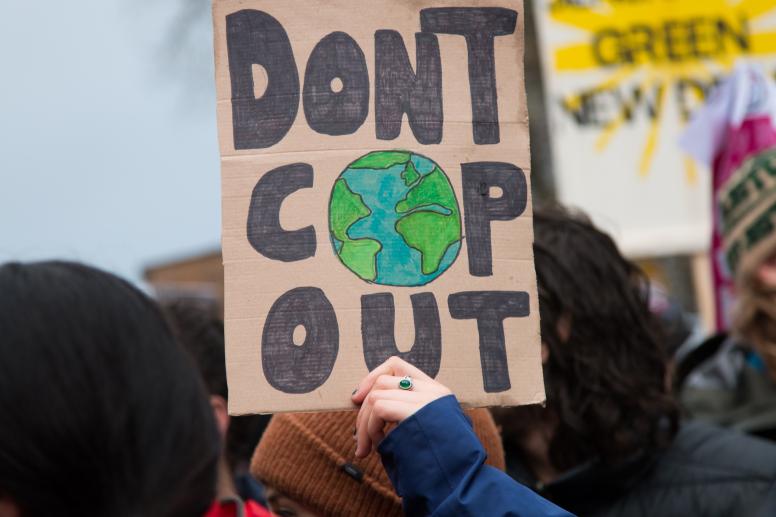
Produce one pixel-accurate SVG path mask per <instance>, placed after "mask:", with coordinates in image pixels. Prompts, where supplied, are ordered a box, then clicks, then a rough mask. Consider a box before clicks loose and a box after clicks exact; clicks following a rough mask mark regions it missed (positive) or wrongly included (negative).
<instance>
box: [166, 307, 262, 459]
mask: <svg viewBox="0 0 776 517" xmlns="http://www.w3.org/2000/svg"><path fill="white" fill-rule="evenodd" d="M163 310H164V313H165V315H166V316H167V320H168V321H169V323H170V326H171V327H172V331H173V334H174V335H175V337H176V339H177V340H178V342H179V343H180V344H181V345H182V346H183V348H184V349H185V350H186V351H187V352H188V353H189V355H191V357H192V358H193V359H194V363H195V365H196V366H197V369H198V370H199V373H200V375H202V379H203V381H204V382H205V387H206V388H207V390H208V392H209V393H210V395H211V396H218V397H221V398H222V399H223V400H224V401H228V400H229V388H228V385H227V381H226V350H225V343H224V323H223V321H222V320H221V316H220V314H219V313H218V312H217V310H216V307H215V306H213V305H210V304H206V303H202V302H198V301H196V300H189V299H179V300H175V301H172V302H169V303H165V304H163ZM269 418H270V417H269V415H241V416H232V417H231V418H230V419H229V430H228V431H227V435H226V443H225V452H226V460H227V462H228V463H229V466H230V467H231V468H232V470H233V471H243V470H247V467H248V464H249V463H250V460H251V456H252V455H253V451H254V449H255V448H256V444H257V443H259V439H260V438H261V435H262V433H263V432H264V429H265V428H266V427H267V424H268V423H269Z"/></svg>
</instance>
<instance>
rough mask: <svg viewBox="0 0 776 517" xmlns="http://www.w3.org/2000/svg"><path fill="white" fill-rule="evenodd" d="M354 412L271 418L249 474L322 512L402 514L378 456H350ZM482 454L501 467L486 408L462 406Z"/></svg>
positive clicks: (497, 441)
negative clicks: (472, 427)
mask: <svg viewBox="0 0 776 517" xmlns="http://www.w3.org/2000/svg"><path fill="white" fill-rule="evenodd" d="M356 414H357V413H356V412H355V411H347V412H338V413H286V414H279V415H275V416H274V417H272V420H271V421H270V423H269V426H268V427H267V430H266V431H265V432H264V435H263V436H262V438H261V442H259V446H258V447H257V448H256V452H255V453H254V455H253V460H252V461H251V473H252V474H253V475H254V476H255V477H256V478H257V479H259V480H261V481H262V482H263V483H265V484H266V485H268V486H271V487H273V488H274V489H275V490H277V491H278V492H280V493H282V494H283V495H285V496H287V497H288V498H290V499H292V500H293V501H295V502H297V503H299V504H301V505H302V506H305V507H307V508H309V509H310V510H311V511H315V512H316V513H319V514H321V515H323V516H343V517H347V516H354V517H356V516H358V517H361V516H364V515H381V516H383V515H386V516H391V515H397V516H398V515H402V509H401V499H400V498H399V496H398V495H396V492H395V491H394V489H393V486H392V485H391V482H390V481H389V480H388V475H387V474H386V473H385V469H383V465H382V463H381V462H380V456H379V455H378V454H375V453H373V454H370V455H369V456H368V457H367V458H365V459H363V460H360V459H356V458H355V451H356V441H355V440H354V439H353V429H354V428H355V425H356ZM466 414H467V415H468V416H469V418H470V419H471V420H472V423H473V425H474V431H475V433H476V434H477V436H478V437H479V439H480V441H481V442H482V444H483V446H484V447H485V451H486V452H487V453H488V460H487V462H488V464H489V465H492V466H494V467H497V468H499V469H501V470H503V469H504V449H503V448H502V446H501V437H500V436H499V433H498V429H497V428H496V425H495V423H494V422H493V418H492V417H491V416H490V412H488V410H486V409H473V410H467V411H466Z"/></svg>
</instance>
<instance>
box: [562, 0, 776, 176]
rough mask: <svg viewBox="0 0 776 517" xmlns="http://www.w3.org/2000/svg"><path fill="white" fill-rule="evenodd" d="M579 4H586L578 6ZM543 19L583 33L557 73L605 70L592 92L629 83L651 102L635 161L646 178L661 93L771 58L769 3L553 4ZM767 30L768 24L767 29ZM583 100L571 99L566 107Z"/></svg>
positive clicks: (621, 0)
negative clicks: (748, 59) (742, 62)
mask: <svg viewBox="0 0 776 517" xmlns="http://www.w3.org/2000/svg"><path fill="white" fill-rule="evenodd" d="M582 4H585V5H582ZM550 17H551V19H552V20H554V21H555V22H558V23H562V24H565V25H569V26H571V27H574V28H576V29H579V30H582V31H584V35H583V36H582V37H584V38H585V39H584V41H582V42H579V43H575V42H572V43H569V44H566V45H564V46H562V47H560V48H558V49H557V50H555V53H554V67H553V68H554V70H555V71H556V72H575V71H588V70H593V69H596V70H600V69H604V70H611V72H610V73H609V75H608V77H606V78H605V79H604V80H603V81H601V82H600V83H598V84H596V85H595V87H594V88H593V90H606V89H608V88H612V87H613V86H616V85H617V84H621V83H623V82H625V81H629V82H630V81H634V82H636V83H637V84H639V85H641V86H642V87H643V88H642V89H643V90H644V91H647V90H650V91H652V92H654V95H653V98H651V99H650V102H651V103H652V109H653V110H654V113H655V116H654V117H653V118H652V120H651V122H650V130H649V133H648V135H647V138H646V142H645V143H644V148H643V151H642V154H641V158H640V165H639V173H640V174H641V175H642V176H646V175H647V174H648V173H649V170H650V166H651V161H652V157H653V155H654V153H655V148H656V146H657V144H658V136H659V132H660V126H661V123H662V121H663V116H662V114H663V111H664V110H663V109H662V108H663V106H664V104H665V102H666V98H667V97H668V95H667V93H666V92H667V90H668V88H669V87H670V86H671V85H672V84H675V83H676V82H677V81H679V80H682V79H690V78H699V77H701V78H707V79H711V78H712V77H713V75H714V69H716V70H721V71H727V70H729V69H730V68H731V67H732V65H733V63H734V62H735V60H736V58H738V57H741V56H766V55H769V54H773V55H774V57H776V30H773V28H772V27H773V24H770V25H771V29H767V28H766V29H763V28H762V27H761V25H762V23H761V22H762V20H764V19H765V18H766V17H776V0H738V1H736V0H600V1H598V2H595V3H592V5H591V2H589V1H588V2H583V1H580V0H554V1H553V2H552V3H551V4H550ZM766 25H767V24H766ZM582 102H583V99H582V98H581V97H580V96H571V97H569V98H567V99H565V100H564V103H565V104H566V108H567V109H570V110H574V109H575V108H579V105H580V103H582ZM628 116H629V115H628V108H627V105H624V108H623V109H622V112H621V113H620V114H619V115H618V116H617V117H615V118H614V119H613V120H612V121H610V122H608V123H607V124H606V125H605V127H604V128H603V131H602V132H601V134H600V136H599V138H598V140H597V142H596V149H597V150H598V151H599V152H601V151H603V150H604V149H606V147H607V146H608V145H609V141H610V139H611V137H612V135H613V134H614V133H615V132H616V131H617V130H618V128H620V127H621V126H622V124H623V122H624V121H625V120H626V119H627V117H628ZM685 164H686V167H687V179H688V181H690V182H694V181H695V179H696V172H695V170H694V169H693V166H692V162H691V161H690V160H689V159H687V160H686V161H685Z"/></svg>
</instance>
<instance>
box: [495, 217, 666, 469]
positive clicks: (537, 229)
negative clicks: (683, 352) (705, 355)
mask: <svg viewBox="0 0 776 517" xmlns="http://www.w3.org/2000/svg"><path fill="white" fill-rule="evenodd" d="M534 239H535V242H534V257H535V262H536V274H537V281H538V288H539V311H540V316H541V335H542V341H543V343H544V344H545V345H546V346H547V347H548V349H549V350H548V351H549V357H548V359H547V361H546V363H545V365H544V375H545V386H546V391H547V411H543V410H541V409H535V410H534V416H537V415H541V417H543V418H547V419H549V420H550V421H551V422H553V423H554V424H555V425H556V428H555V433H554V435H553V437H552V439H551V442H550V450H549V454H550V461H551V462H552V464H553V466H554V467H555V468H556V469H558V470H560V471H564V470H567V469H569V468H571V467H573V466H575V465H579V464H580V463H582V462H584V461H586V460H589V459H591V458H601V459H602V460H603V461H605V462H607V463H614V462H617V461H618V460H621V459H624V458H626V457H628V456H631V455H633V454H635V453H638V452H648V451H650V450H655V449H659V448H662V447H664V446H666V445H668V444H669V443H670V441H671V440H672V438H673V435H674V434H675V432H676V429H677V425H678V424H677V422H678V406H677V404H676V402H675V401H674V399H673V397H672V395H671V394H670V391H669V388H668V382H667V378H666V377H667V368H668V359H667V355H666V352H665V350H664V343H663V341H662V339H661V336H660V331H659V324H658V323H657V322H656V320H655V318H654V317H653V315H652V314H651V312H650V310H649V305H648V296H649V289H648V284H647V280H646V277H645V276H644V275H643V273H642V272H641V271H640V269H639V268H638V267H637V266H636V265H635V264H633V263H632V262H630V261H628V260H627V259H625V258H624V257H623V256H622V255H621V254H620V252H619V251H618V249H617V246H616V245H615V243H614V241H613V240H612V239H611V238H610V237H609V236H608V235H606V234H605V233H603V232H601V231H599V230H598V229H596V228H595V227H594V226H593V225H592V224H591V223H590V221H589V220H588V219H587V218H585V217H583V216H582V215H580V214H575V215H572V214H571V213H570V212H568V211H566V210H563V209H561V208H560V207H553V208H548V209H544V210H542V209H540V210H537V211H536V212H535V214H534ZM504 416H505V415H504V414H503V413H502V415H501V418H500V419H501V420H502V422H503V423H504V427H505V431H506V432H509V427H510V422H509V419H508V418H506V419H505V418H504ZM523 416H525V415H523Z"/></svg>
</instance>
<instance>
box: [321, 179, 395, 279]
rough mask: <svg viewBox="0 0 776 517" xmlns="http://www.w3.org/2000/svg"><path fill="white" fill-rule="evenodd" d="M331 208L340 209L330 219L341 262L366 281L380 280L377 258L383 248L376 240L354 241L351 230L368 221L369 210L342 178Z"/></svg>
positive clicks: (335, 186)
mask: <svg viewBox="0 0 776 517" xmlns="http://www.w3.org/2000/svg"><path fill="white" fill-rule="evenodd" d="M331 206H333V207H336V210H333V211H332V213H331V215H330V225H331V234H332V236H333V237H334V239H336V242H335V246H336V247H337V250H338V252H339V256H340V258H341V259H342V260H343V261H345V263H347V264H348V265H349V266H350V268H351V269H352V270H353V272H354V273H356V274H357V275H358V276H360V277H361V278H363V279H364V280H368V281H370V282H371V281H374V280H375V278H377V262H376V258H377V254H378V253H379V252H380V249H382V245H381V244H380V243H379V242H377V241H376V240H373V239H367V238H362V239H351V238H350V236H348V229H349V228H350V227H351V226H352V225H353V224H354V223H355V222H356V221H358V220H360V219H363V218H364V217H368V216H369V215H370V214H371V213H372V211H371V210H369V207H367V206H366V205H365V204H364V202H363V200H362V199H361V196H359V195H358V194H355V193H353V192H352V191H351V190H350V188H348V184H347V182H346V181H345V180H344V179H342V178H340V179H338V180H337V181H336V182H335V183H334V189H333V191H332V194H331Z"/></svg>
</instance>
